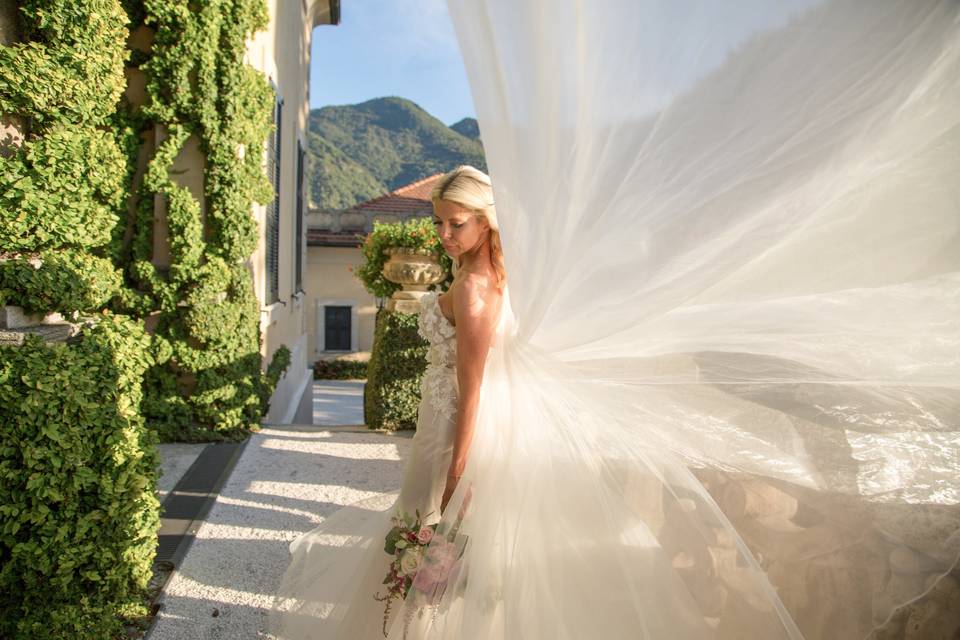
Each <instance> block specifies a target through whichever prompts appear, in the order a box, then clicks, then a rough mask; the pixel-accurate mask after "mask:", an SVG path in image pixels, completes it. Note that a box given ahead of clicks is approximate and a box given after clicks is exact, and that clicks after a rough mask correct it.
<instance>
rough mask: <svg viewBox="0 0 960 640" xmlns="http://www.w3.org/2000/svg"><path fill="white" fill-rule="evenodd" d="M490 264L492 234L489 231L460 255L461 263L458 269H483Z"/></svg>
mask: <svg viewBox="0 0 960 640" xmlns="http://www.w3.org/2000/svg"><path fill="white" fill-rule="evenodd" d="M489 264H490V234H489V233H488V234H487V235H486V236H484V238H483V239H482V240H480V241H479V242H478V243H477V244H476V246H474V247H473V248H471V249H470V251H466V252H464V253H463V255H461V256H460V265H459V269H458V270H463V269H466V270H468V271H478V270H480V271H482V270H483V268H484V267H485V266H487V265H489Z"/></svg>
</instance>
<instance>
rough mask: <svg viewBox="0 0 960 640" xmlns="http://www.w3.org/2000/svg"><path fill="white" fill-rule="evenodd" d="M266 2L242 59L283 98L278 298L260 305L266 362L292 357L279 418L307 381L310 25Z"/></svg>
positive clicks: (274, 413)
mask: <svg viewBox="0 0 960 640" xmlns="http://www.w3.org/2000/svg"><path fill="white" fill-rule="evenodd" d="M268 5H269V10H270V26H269V28H268V29H267V30H266V31H263V32H260V33H258V34H257V35H256V36H255V37H254V38H253V39H251V40H250V41H248V43H247V56H246V61H247V63H248V64H250V65H252V66H253V67H254V68H256V69H259V70H260V71H262V72H263V73H264V74H265V75H266V76H267V77H268V78H269V79H270V80H271V81H272V82H273V84H274V85H275V86H276V89H277V92H278V94H279V95H280V96H281V97H282V98H283V101H284V104H283V114H282V124H283V126H282V128H281V140H280V149H281V154H282V155H281V160H280V246H279V283H280V295H279V298H280V299H279V301H278V302H275V303H273V304H269V305H267V304H263V305H262V308H261V314H260V327H261V331H262V332H263V346H262V349H261V350H262V353H263V355H264V358H265V359H264V365H266V363H267V362H269V360H270V358H271V357H272V356H273V352H274V351H276V350H277V348H279V347H280V345H286V346H287V347H288V348H289V349H290V350H291V352H292V355H293V360H292V363H291V365H290V370H288V372H287V374H286V375H285V376H284V379H283V380H281V382H280V384H279V385H278V388H277V391H276V393H275V394H274V398H273V401H272V402H271V408H270V415H268V416H267V421H268V422H281V421H283V419H282V418H283V416H284V415H286V414H288V413H289V409H290V408H291V405H295V403H296V402H297V401H299V394H300V393H302V392H303V388H304V387H305V385H306V383H307V382H308V381H309V377H308V375H307V366H308V353H307V340H306V331H307V325H306V305H305V297H304V295H303V293H302V292H297V291H295V290H294V288H295V282H296V280H295V274H294V269H295V265H296V253H295V241H296V239H295V234H296V206H297V197H296V191H295V190H296V178H297V175H296V170H297V141H298V140H300V141H301V142H302V143H304V144H305V143H306V137H305V134H304V130H305V127H306V122H307V116H308V113H309V95H308V83H309V68H310V37H311V32H312V29H313V24H312V18H310V17H308V14H307V7H306V6H305V5H304V4H303V3H302V2H300V1H299V0H270V1H269V2H268ZM265 142H266V141H265ZM247 152H248V153H250V152H253V150H248V151H247ZM260 153H262V154H264V161H266V155H265V154H266V146H264V148H263V149H261V150H260ZM266 210H267V208H266V207H265V206H260V205H256V206H254V211H253V215H254V216H255V217H256V218H257V221H258V223H259V227H260V243H259V247H258V248H257V251H256V252H255V253H254V254H253V256H252V257H251V259H250V265H251V268H252V271H253V276H254V287H255V290H256V292H257V297H258V298H259V299H260V300H261V301H264V300H266V292H267V280H266V269H265V265H266V254H265V247H266V242H265V235H264V231H265V228H266V225H265V216H266ZM301 242H303V243H304V244H303V249H304V263H306V244H305V243H306V240H305V238H301ZM305 271H306V270H305Z"/></svg>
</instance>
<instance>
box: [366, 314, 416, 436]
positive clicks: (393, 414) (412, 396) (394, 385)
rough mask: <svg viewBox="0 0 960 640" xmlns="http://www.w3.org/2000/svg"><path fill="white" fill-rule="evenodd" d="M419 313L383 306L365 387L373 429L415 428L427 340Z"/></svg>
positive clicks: (369, 424)
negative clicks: (419, 323) (401, 311)
mask: <svg viewBox="0 0 960 640" xmlns="http://www.w3.org/2000/svg"><path fill="white" fill-rule="evenodd" d="M419 318H420V316H419V314H416V313H399V312H395V311H388V310H386V309H380V310H379V311H378V312H377V319H376V328H375V330H374V337H373V351H372V353H371V356H370V363H369V365H368V367H367V384H366V385H365V386H364V394H363V395H364V398H363V406H364V422H366V424H367V426H368V427H370V428H371V429H388V430H391V431H393V430H399V429H416V428H417V409H418V407H419V405H420V380H421V378H422V377H423V372H424V370H425V369H426V368H427V347H428V343H427V342H426V341H425V340H424V339H423V338H421V337H420V335H419V333H418V332H417V325H418V322H419Z"/></svg>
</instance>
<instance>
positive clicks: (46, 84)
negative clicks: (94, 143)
mask: <svg viewBox="0 0 960 640" xmlns="http://www.w3.org/2000/svg"><path fill="white" fill-rule="evenodd" d="M17 4H19V5H20V13H21V16H22V17H23V23H24V27H25V31H26V33H24V36H25V39H26V40H27V41H26V42H20V43H16V44H14V45H13V46H9V47H0V113H16V114H25V115H29V116H30V117H31V119H32V120H33V122H34V123H36V124H38V125H41V126H42V125H45V124H46V123H48V122H61V121H70V122H76V123H82V124H86V125H100V124H103V123H104V121H105V120H106V119H107V118H109V117H110V116H111V115H112V114H113V112H114V109H115V105H116V104H117V102H118V101H119V100H120V95H121V94H122V93H123V89H124V86H125V83H126V80H125V78H124V75H123V65H124V61H125V60H126V46H125V45H126V39H127V29H126V25H127V14H126V13H125V12H124V10H123V7H122V5H121V3H120V2H119V1H118V0H23V1H21V2H18V3H17Z"/></svg>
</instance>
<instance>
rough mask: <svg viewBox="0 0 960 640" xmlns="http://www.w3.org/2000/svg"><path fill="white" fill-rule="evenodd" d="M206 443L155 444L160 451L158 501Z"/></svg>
mask: <svg viewBox="0 0 960 640" xmlns="http://www.w3.org/2000/svg"><path fill="white" fill-rule="evenodd" d="M206 446H207V444H206V443H200V444H192V443H188V444H183V443H178V442H175V443H171V444H161V445H157V449H159V451H160V474H161V475H160V478H159V479H158V480H157V493H158V495H159V498H160V502H163V500H164V499H165V498H166V497H167V495H168V494H169V493H170V492H171V491H172V490H173V488H174V487H175V486H177V483H178V482H180V478H182V477H183V474H185V473H186V472H187V469H189V468H190V465H192V464H193V462H194V461H195V460H196V459H197V456H199V455H200V452H201V451H203V450H204V448H206Z"/></svg>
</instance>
